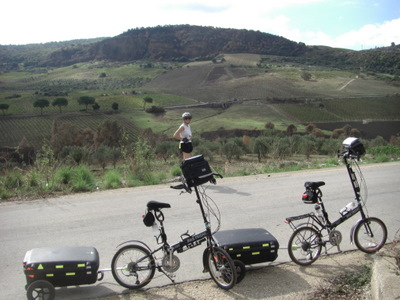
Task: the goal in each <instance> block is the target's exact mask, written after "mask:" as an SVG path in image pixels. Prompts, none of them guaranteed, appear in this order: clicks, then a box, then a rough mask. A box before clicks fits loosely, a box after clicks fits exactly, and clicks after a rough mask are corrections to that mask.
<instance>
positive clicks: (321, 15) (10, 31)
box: [0, 0, 400, 50]
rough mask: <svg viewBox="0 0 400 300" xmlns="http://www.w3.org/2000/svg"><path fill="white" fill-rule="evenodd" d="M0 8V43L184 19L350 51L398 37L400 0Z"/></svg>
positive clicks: (159, 0)
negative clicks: (0, 12) (0, 14)
mask: <svg viewBox="0 0 400 300" xmlns="http://www.w3.org/2000/svg"><path fill="white" fill-rule="evenodd" d="M0 7H1V11H2V16H1V18H0V45H10V44H13V45H19V44H32V43H46V42H57V41H68V40H74V39H87V38H96V37H113V36H116V35H119V34H121V33H123V32H125V31H127V30H128V29H134V28H140V27H154V26H158V25H161V26H163V25H180V24H189V25H201V26H212V27H219V28H235V29H248V30H257V31H261V32H265V33H270V34H274V35H277V36H282V37H284V38H287V39H289V40H292V41H295V42H303V43H305V44H306V45H325V46H330V47H336V48H347V49H353V50H366V49H371V48H375V47H382V46H390V45H391V44H392V43H395V44H396V45H398V44H400V1H399V0H275V1H272V0H112V1H105V0H68V1H65V0H64V1H62V0H35V1H33V0H19V1H3V2H2V4H1V5H0Z"/></svg>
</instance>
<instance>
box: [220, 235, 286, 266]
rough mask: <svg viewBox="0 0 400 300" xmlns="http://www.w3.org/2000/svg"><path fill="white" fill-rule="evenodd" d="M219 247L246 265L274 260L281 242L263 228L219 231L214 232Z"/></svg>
mask: <svg viewBox="0 0 400 300" xmlns="http://www.w3.org/2000/svg"><path fill="white" fill-rule="evenodd" d="M214 238H215V240H216V242H217V244H218V246H219V247H221V248H223V249H224V250H225V251H227V252H228V253H229V255H230V256H231V258H232V259H234V260H235V259H237V260H240V261H241V262H243V263H244V264H245V265H252V264H258V263H262V262H268V261H274V260H275V259H276V258H277V257H278V249H279V243H278V241H277V240H276V238H275V237H274V236H273V235H272V234H271V233H269V232H268V231H267V230H265V229H263V228H246V229H233V230H225V231H219V232H217V233H215V234H214Z"/></svg>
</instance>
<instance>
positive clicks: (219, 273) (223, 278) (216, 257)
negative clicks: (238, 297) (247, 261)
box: [207, 247, 237, 290]
mask: <svg viewBox="0 0 400 300" xmlns="http://www.w3.org/2000/svg"><path fill="white" fill-rule="evenodd" d="M207 264H208V270H209V272H210V275H211V277H212V279H213V280H214V281H215V283H216V284H217V285H218V286H219V287H220V288H222V289H224V290H229V289H230V288H232V287H233V286H234V285H235V284H236V278H237V277H236V276H237V275H236V267H235V263H234V262H233V260H232V258H231V257H230V256H229V254H228V253H226V251H225V250H223V249H221V248H219V247H213V248H212V249H210V251H208V257H207Z"/></svg>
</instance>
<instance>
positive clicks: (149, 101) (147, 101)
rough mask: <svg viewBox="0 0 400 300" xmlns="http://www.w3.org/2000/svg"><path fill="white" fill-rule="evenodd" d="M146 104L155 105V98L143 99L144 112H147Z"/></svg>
mask: <svg viewBox="0 0 400 300" xmlns="http://www.w3.org/2000/svg"><path fill="white" fill-rule="evenodd" d="M146 103H153V98H151V97H149V96H147V97H144V98H143V110H146Z"/></svg>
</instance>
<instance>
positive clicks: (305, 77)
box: [301, 71, 312, 81]
mask: <svg viewBox="0 0 400 300" xmlns="http://www.w3.org/2000/svg"><path fill="white" fill-rule="evenodd" d="M311 77H312V75H311V73H309V72H306V71H303V72H302V73H301V78H303V80H305V81H308V80H310V79H311Z"/></svg>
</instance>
